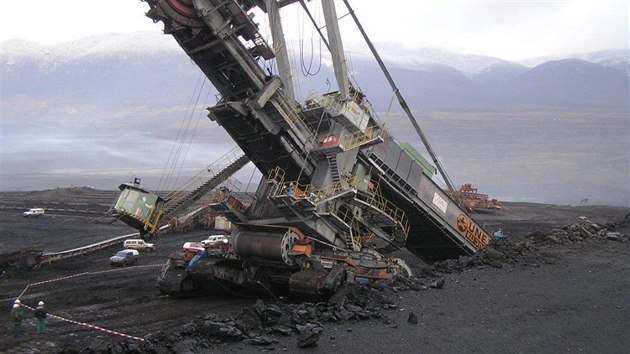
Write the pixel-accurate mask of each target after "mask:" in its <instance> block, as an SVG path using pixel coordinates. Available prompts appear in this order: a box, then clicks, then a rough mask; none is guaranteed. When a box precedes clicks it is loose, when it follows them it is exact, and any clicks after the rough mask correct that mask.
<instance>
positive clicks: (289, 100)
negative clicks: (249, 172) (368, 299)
mask: <svg viewBox="0 0 630 354" xmlns="http://www.w3.org/2000/svg"><path fill="white" fill-rule="evenodd" d="M146 3H147V4H148V5H149V9H148V12H147V13H146V15H147V16H148V17H149V18H151V19H152V20H153V21H154V22H162V23H163V24H164V33H165V34H167V35H171V36H173V38H174V39H175V40H176V41H177V42H178V43H179V45H180V46H181V48H182V50H183V51H184V52H185V53H186V54H187V55H188V56H189V57H190V59H192V61H194V63H196V65H197V66H198V67H199V69H200V70H201V71H202V72H203V73H204V74H205V76H206V77H207V78H208V79H209V80H210V81H211V83H212V84H213V85H214V87H215V88H216V89H217V90H218V92H219V93H220V98H219V99H218V101H217V103H216V105H214V106H212V107H209V108H208V117H209V119H210V120H211V121H212V122H214V123H215V124H218V125H220V126H221V127H223V129H225V131H226V132H227V133H228V134H229V135H230V136H231V137H232V139H233V140H234V142H235V143H236V144H237V145H238V148H239V149H240V151H242V156H240V157H238V158H237V159H234V162H233V163H232V164H229V165H228V166H226V171H228V170H229V171H228V172H230V171H231V172H233V171H235V170H237V169H238V168H240V167H242V166H243V164H244V163H247V162H249V161H251V163H253V165H254V166H255V167H256V168H257V169H258V170H259V171H260V172H261V174H262V179H261V180H260V183H259V184H258V189H257V190H256V192H255V196H254V197H253V201H252V202H251V203H249V204H248V205H246V204H244V203H241V202H240V201H239V200H238V198H237V197H236V196H235V195H233V194H231V193H230V191H229V190H226V189H224V190H223V194H222V198H219V200H216V202H215V204H214V206H213V207H214V208H215V210H216V212H217V213H218V214H220V215H223V216H224V217H226V218H227V219H228V220H229V221H230V222H231V223H232V225H233V227H232V230H231V232H230V234H229V236H228V239H229V247H228V248H227V250H226V251H225V252H223V253H220V254H212V255H211V254H208V253H204V252H200V253H198V254H197V255H195V256H194V257H193V258H192V259H191V260H190V261H189V262H185V263H182V262H177V257H176V256H173V257H171V258H170V259H169V260H168V262H167V263H166V265H165V266H164V268H163V269H162V271H161V273H160V275H159V277H158V287H159V289H160V291H161V292H162V293H164V294H170V295H174V296H180V295H186V294H194V293H198V292H200V291H202V292H205V293H210V294H245V293H249V292H270V293H274V294H278V293H289V294H296V295H306V296H315V297H320V298H326V297H327V296H330V295H331V294H332V293H334V292H335V291H336V290H337V289H338V288H339V287H340V286H341V285H343V284H345V283H348V282H350V283H355V282H359V283H360V282H372V281H378V280H383V279H389V278H392V277H394V276H396V275H409V274H410V270H409V268H408V267H407V266H406V265H405V264H404V262H403V261H402V260H400V259H396V258H393V257H391V256H390V254H391V253H392V252H394V251H396V250H398V249H400V248H402V247H405V248H407V249H408V250H409V251H411V252H412V253H413V254H415V255H417V256H418V257H420V258H421V259H423V260H424V261H427V262H433V261H438V260H444V259H448V258H453V257H458V256H460V255H470V254H473V253H475V252H477V251H478V250H480V249H481V248H483V247H484V246H485V245H486V244H487V243H488V242H489V241H490V236H489V235H488V233H487V232H486V231H485V230H484V229H483V228H482V227H481V226H480V225H479V224H477V223H476V222H475V221H474V220H473V219H472V218H471V217H470V216H469V215H468V214H467V212H466V211H465V210H464V209H462V208H461V207H460V206H459V205H458V204H457V203H456V202H454V201H453V200H452V199H451V198H450V197H449V196H448V194H447V193H446V192H445V191H444V190H443V189H442V188H441V187H440V186H439V185H438V184H437V183H436V182H435V180H437V177H436V176H435V173H436V168H435V167H433V165H432V164H431V163H429V162H428V161H426V160H425V159H424V158H423V157H422V156H421V155H420V153H418V152H417V151H415V149H414V148H413V147H412V146H411V145H409V144H402V143H400V142H398V141H397V140H396V139H395V137H393V136H392V135H390V133H389V132H388V131H387V130H385V129H384V127H383V124H382V123H381V121H380V120H379V118H378V116H377V114H376V113H375V111H374V110H373V108H372V106H371V105H370V102H369V101H368V100H367V97H366V96H365V94H364V93H363V92H361V90H359V89H358V87H357V86H355V85H353V84H351V82H350V80H349V76H348V69H347V67H346V60H345V58H344V50H343V43H342V41H341V34H340V31H339V25H338V23H337V19H338V16H337V13H336V8H335V4H334V1H332V0H322V1H321V8H322V11H323V15H324V19H325V26H324V25H322V24H316V23H315V19H314V17H313V16H312V14H311V13H310V11H309V7H308V6H307V4H305V3H304V2H303V1H296V0H284V1H281V0H146ZM298 4H300V5H301V6H302V8H303V10H304V11H305V12H306V13H307V14H308V16H309V18H311V19H312V20H313V22H314V23H315V25H316V28H317V29H318V31H319V32H320V35H321V36H322V41H323V42H324V43H325V44H326V46H327V47H328V48H329V50H330V53H331V57H332V61H333V68H334V74H335V79H336V82H337V86H338V90H334V91H332V92H326V93H323V94H319V95H311V96H309V98H308V99H306V100H305V101H303V102H298V100H297V99H296V94H295V91H294V86H293V82H292V77H291V68H290V64H289V60H288V53H287V50H286V47H287V46H286V41H285V38H284V36H283V29H282V22H281V21H280V8H281V7H284V6H297V5H298ZM346 5H347V7H348V9H349V11H350V13H351V14H352V15H353V17H355V16H354V13H353V11H352V10H351V8H350V6H349V4H348V3H347V1H346ZM255 8H258V9H260V10H262V12H260V11H259V13H263V14H265V15H264V16H268V21H267V22H268V23H269V25H270V33H271V37H272V38H264V37H263V36H262V35H261V32H260V30H259V25H258V24H257V23H256V22H254V16H253V12H252V10H254V9H255ZM355 20H356V21H357V24H359V22H358V20H357V19H356V17H355ZM323 27H325V31H326V33H323V31H322V30H321V28H323ZM270 40H271V41H272V44H269V41H270ZM370 45H371V43H370ZM379 62H380V59H379ZM381 64H382V63H381ZM274 65H275V67H277V68H278V70H277V72H278V74H277V75H274V74H271V73H270V71H269V70H267V69H266V68H269V67H274ZM387 76H388V78H389V79H390V83H392V80H391V77H389V75H387ZM395 93H396V94H397V95H399V94H400V93H399V92H398V90H397V89H396V90H395ZM404 108H407V109H408V107H404ZM434 162H435V159H434ZM221 173H223V171H220V172H219V173H218V174H221ZM228 174H229V173H223V177H225V175H228ZM218 180H220V178H219V179H218ZM216 182H217V181H214V182H213V183H209V184H207V185H206V186H205V187H204V188H205V189H206V190H207V189H208V188H209V187H215V186H217V183H216ZM121 190H122V194H123V195H124V194H125V193H127V197H130V196H131V195H133V198H136V197H138V196H139V195H142V194H143V193H144V194H150V195H151V198H147V199H145V200H149V199H150V200H151V201H152V202H154V203H153V204H151V205H150V206H149V207H148V208H147V209H145V210H144V211H141V212H139V214H138V215H137V216H136V215H134V213H135V211H134V210H124V208H123V207H122V206H123V205H125V203H126V202H127V201H126V197H123V195H121V198H122V199H120V200H119V203H118V204H117V205H120V208H118V210H117V212H118V214H119V215H121V216H124V217H125V218H126V219H127V221H128V222H129V223H130V224H133V225H134V226H136V227H137V228H139V229H140V230H141V231H142V233H143V235H144V236H146V237H150V236H151V235H154V234H155V233H156V231H157V230H158V227H157V225H158V224H159V220H160V216H161V215H163V214H167V213H168V212H165V211H164V208H165V205H166V204H167V203H168V199H169V198H167V197H165V198H162V197H158V196H156V195H152V194H151V192H149V191H146V190H143V189H142V188H140V187H139V186H134V185H132V184H125V185H121ZM131 192H134V193H131ZM130 193H131V194H130ZM195 193H197V194H199V193H198V192H195ZM130 198H131V197H130ZM133 198H132V199H133ZM126 205H130V206H132V205H133V201H132V200H130V201H129V203H127V204H126ZM121 209H122V210H121ZM177 264H179V266H177Z"/></svg>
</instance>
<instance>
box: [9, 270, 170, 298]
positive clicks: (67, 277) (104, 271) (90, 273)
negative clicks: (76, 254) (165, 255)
mask: <svg viewBox="0 0 630 354" xmlns="http://www.w3.org/2000/svg"><path fill="white" fill-rule="evenodd" d="M162 266H163V264H146V265H139V266H133V267H125V268H117V269H108V270H101V271H98V272H83V273H78V274H73V275H68V276H66V277H61V278H55V279H50V280H44V281H40V282H37V283H31V284H28V285H27V286H26V288H24V291H22V293H20V295H18V297H17V298H18V299H19V298H21V297H22V295H24V294H25V293H26V291H27V290H28V288H29V287H31V286H35V285H42V284H48V283H54V282H57V281H60V280H66V279H72V278H76V277H80V276H83V275H95V274H104V273H111V272H120V271H123V270H130V269H138V268H155V267H162Z"/></svg>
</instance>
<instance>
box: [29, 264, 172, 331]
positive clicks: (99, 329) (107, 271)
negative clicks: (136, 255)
mask: <svg viewBox="0 0 630 354" xmlns="http://www.w3.org/2000/svg"><path fill="white" fill-rule="evenodd" d="M162 266H163V264H147V265H140V266H133V267H127V268H118V269H108V270H101V271H98V272H83V273H78V274H73V275H69V276H66V277H60V278H55V279H50V280H45V281H40V282H37V283H31V284H28V285H27V286H26V288H24V291H22V293H20V295H19V296H18V297H17V299H19V298H21V297H22V296H23V295H24V294H25V293H26V291H27V290H28V289H29V288H30V287H31V286H36V285H42V284H49V283H54V282H57V281H61V280H67V279H72V278H78V277H81V276H85V275H96V274H104V273H113V272H120V271H125V270H132V269H139V268H156V267H162ZM22 306H23V307H26V308H27V309H29V310H32V311H34V310H35V309H34V308H32V307H30V306H28V305H24V304H22ZM48 316H49V317H51V318H54V319H57V320H60V321H64V322H68V323H73V324H76V325H79V326H83V327H87V328H91V329H95V330H98V331H101V332H105V333H109V334H114V335H117V336H121V337H125V338H130V339H135V340H138V341H144V339H142V338H140V337H135V336H131V335H128V334H124V333H121V332H117V331H112V330H111V329H107V328H103V327H99V326H95V325H92V324H89V323H85V322H79V321H75V320H71V319H69V318H65V317H61V316H57V315H53V314H50V313H49V314H48Z"/></svg>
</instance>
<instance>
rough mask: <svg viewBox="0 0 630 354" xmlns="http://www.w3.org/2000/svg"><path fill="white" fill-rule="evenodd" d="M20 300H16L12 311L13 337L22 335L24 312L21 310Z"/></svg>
mask: <svg viewBox="0 0 630 354" xmlns="http://www.w3.org/2000/svg"><path fill="white" fill-rule="evenodd" d="M19 301H20V300H16V301H15V303H14V304H13V309H12V310H11V324H13V336H14V337H16V338H17V337H19V336H20V335H21V334H22V320H23V319H24V310H22V309H21V308H20V302H19Z"/></svg>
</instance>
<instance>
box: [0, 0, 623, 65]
mask: <svg viewBox="0 0 630 354" xmlns="http://www.w3.org/2000/svg"><path fill="white" fill-rule="evenodd" d="M350 3H351V5H352V6H353V7H354V10H355V11H356V13H357V15H358V16H359V18H360V20H361V21H362V23H363V25H364V26H365V28H366V30H367V32H368V34H369V35H370V37H371V38H372V40H373V41H375V42H385V43H398V44H400V45H405V46H407V47H412V48H413V47H424V46H427V45H429V46H438V47H442V48H445V49H448V50H453V51H458V52H463V53H470V54H480V55H488V56H496V57H500V58H503V59H508V60H522V59H525V58H529V57H536V56H545V55H562V54H568V53H574V52H587V51H595V50H603V49H614V48H628V2H627V1H620V0H591V1H589V0H507V1H498V0H488V1H481V0H476V1H470V0H453V1H439V0H430V1H429V0H426V1H425V0H423V1H418V0H395V1H389V2H382V1H366V0H362V1H359V0H350ZM336 4H337V13H338V15H339V16H343V15H345V14H347V10H346V8H345V5H344V4H343V2H342V1H340V0H337V1H336ZM309 7H310V8H312V9H313V11H314V12H315V16H316V17H317V18H318V19H319V20H320V23H321V24H323V16H322V15H321V14H320V13H319V11H317V10H319V8H320V7H321V5H319V3H318V2H317V1H311V2H309ZM147 10H148V5H147V4H146V3H144V2H141V1H140V0H108V1H96V0H56V1H49V0H31V1H2V2H0V42H2V41H5V40H8V39H12V38H25V39H29V40H33V41H36V42H39V43H42V44H49V43H57V42H64V41H70V40H75V39H78V38H83V37H86V36H90V35H94V34H101V33H128V32H135V31H142V30H151V31H160V30H161V24H154V23H153V22H152V21H151V20H150V19H148V18H147V17H145V16H144V13H145V12H146V11H147ZM282 16H283V20H284V21H285V22H286V25H285V26H286V29H285V34H286V35H287V36H288V37H290V38H297V37H298V36H300V35H301V36H305V37H309V38H310V36H311V35H315V36H316V35H317V34H316V33H315V32H314V31H313V30H312V29H311V28H310V21H309V20H308V18H307V17H306V16H305V15H304V14H303V13H302V11H301V6H299V5H297V4H295V5H291V6H289V7H287V8H284V9H283V10H282ZM263 17H264V16H263V15H262V14H258V16H257V17H256V20H257V21H262V19H263ZM307 26H309V27H307ZM341 26H342V31H344V38H345V40H346V41H348V42H350V41H357V42H358V41H362V39H361V37H360V34H359V33H358V31H356V29H355V27H354V24H353V22H352V19H351V17H350V16H346V17H344V18H343V19H342V20H341Z"/></svg>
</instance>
